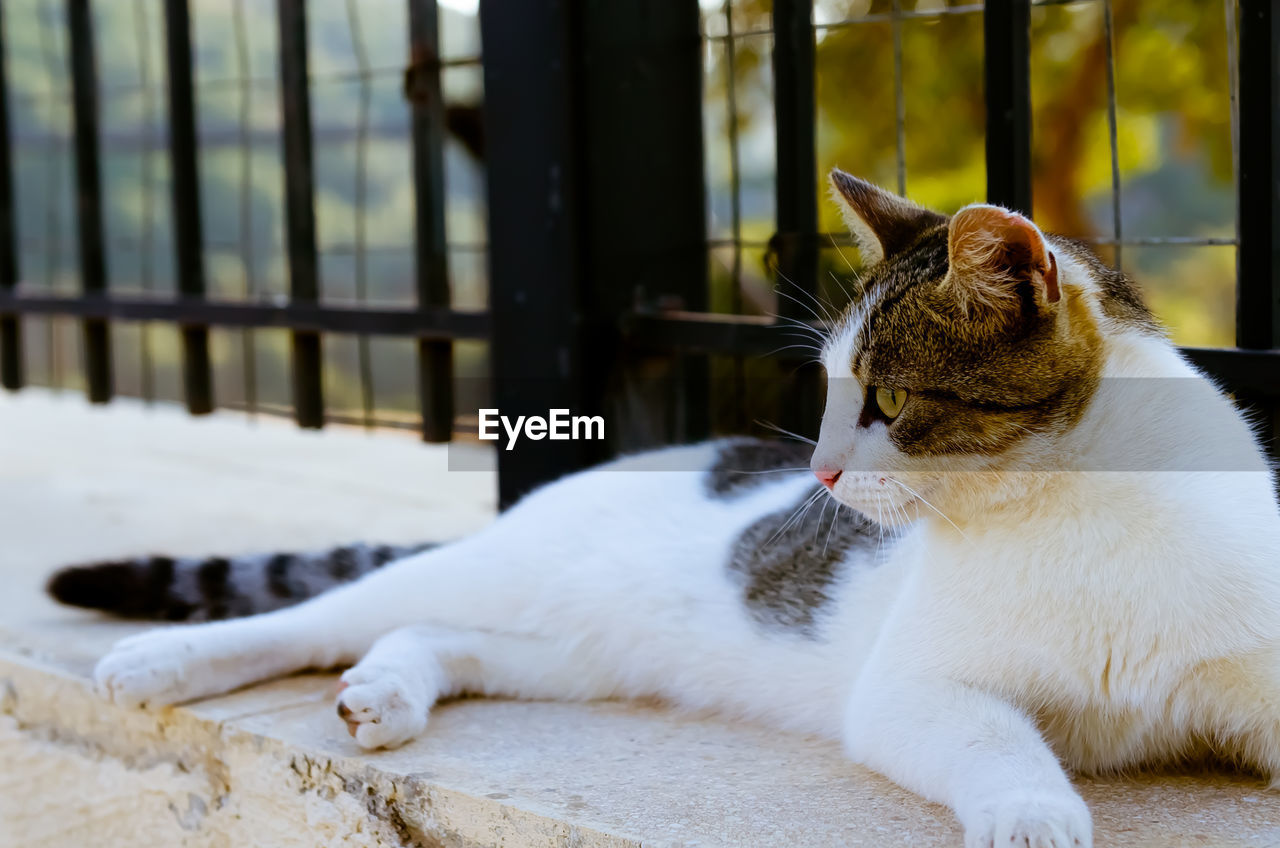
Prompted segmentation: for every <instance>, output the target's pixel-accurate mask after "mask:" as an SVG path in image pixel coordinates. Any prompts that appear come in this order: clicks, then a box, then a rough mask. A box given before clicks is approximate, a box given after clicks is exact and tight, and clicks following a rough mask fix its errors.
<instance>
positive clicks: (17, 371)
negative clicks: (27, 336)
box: [0, 7, 23, 392]
mask: <svg viewBox="0 0 1280 848" xmlns="http://www.w3.org/2000/svg"><path fill="white" fill-rule="evenodd" d="M5 32H6V29H5V11H4V9H3V7H0V292H5V293H12V292H13V291H14V289H15V288H16V287H17V285H18V250H17V238H16V235H17V221H16V219H15V218H14V214H13V212H14V192H13V158H12V150H11V148H10V146H9V79H8V68H7V65H6V61H7V60H6V51H5V46H6V42H5ZM22 366H23V363H22V323H21V322H20V321H19V320H18V315H17V314H16V313H12V312H0V385H3V386H4V387H5V388H6V389H8V390H9V391H11V392H13V391H17V390H18V389H20V388H22V384H23V367H22Z"/></svg>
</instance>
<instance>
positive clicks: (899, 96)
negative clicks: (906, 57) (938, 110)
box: [890, 0, 907, 197]
mask: <svg viewBox="0 0 1280 848" xmlns="http://www.w3.org/2000/svg"><path fill="white" fill-rule="evenodd" d="M891 8H892V12H891V13H890V16H891V18H892V19H893V23H892V29H893V115H894V117H893V120H894V127H895V128H896V130H897V134H896V136H895V144H896V159H897V163H898V194H900V195H901V196H903V197H906V195H907V98H906V95H905V94H904V93H903V80H902V2H901V0H893V5H892V7H891Z"/></svg>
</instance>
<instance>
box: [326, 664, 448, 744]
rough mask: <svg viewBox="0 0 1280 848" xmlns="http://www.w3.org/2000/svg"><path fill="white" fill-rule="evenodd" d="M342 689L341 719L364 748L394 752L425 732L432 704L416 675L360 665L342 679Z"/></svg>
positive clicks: (339, 705) (339, 708)
mask: <svg viewBox="0 0 1280 848" xmlns="http://www.w3.org/2000/svg"><path fill="white" fill-rule="evenodd" d="M342 687H343V688H342V690H341V691H340V692H339V693H338V717H339V718H341V719H342V720H343V721H345V722H346V723H347V732H348V733H350V734H351V735H352V736H354V737H355V740H356V742H357V743H359V745H360V747H361V748H365V749H368V750H371V749H373V748H394V747H396V746H397V745H403V744H404V743H405V742H408V741H409V740H410V739H413V738H414V737H415V736H417V735H419V734H420V733H422V731H423V730H425V729H426V726H427V712H428V711H429V710H430V709H431V700H430V699H429V697H428V695H427V691H426V686H425V685H423V683H422V682H421V681H417V680H414V679H413V675H411V674H404V673H401V672H400V671H398V670H396V669H391V668H387V667H386V666H377V665H373V666H368V667H366V666H364V665H363V664H361V665H357V666H355V667H354V668H351V669H348V670H347V672H346V673H345V674H343V675H342Z"/></svg>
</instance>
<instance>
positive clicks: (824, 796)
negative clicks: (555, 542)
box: [0, 395, 1280, 848]
mask: <svg viewBox="0 0 1280 848" xmlns="http://www.w3.org/2000/svg"><path fill="white" fill-rule="evenodd" d="M0 428H3V433H4V437H3V438H0V540H3V541H2V542H0V545H3V547H0V580H3V581H4V583H3V585H4V586H5V587H6V591H5V592H4V593H2V594H0V848H8V846H36V845H39V846H49V847H50V848H58V846H68V848H69V847H70V846H77V847H78V846H83V845H93V846H143V848H146V846H157V848H158V847H159V846H178V845H182V846H211V848H222V846H232V845H262V846H276V845H279V846H322V845H350V846H356V848H361V847H362V846H400V845H416V846H424V848H473V846H474V848H480V847H481V846H483V848H493V846H501V847H502V848H534V847H535V846H536V848H550V847H551V846H573V848H623V846H627V848H636V847H637V846H645V848H654V846H672V847H673V848H674V846H699V848H714V847H715V846H723V847H724V848H729V846H742V847H743V848H752V847H753V846H759V848H764V847H765V846H769V848H774V847H775V846H796V847H797V848H808V847H809V846H813V848H828V846H844V845H849V846H857V845H865V846H897V845H912V846H926V847H927V846H947V848H956V846H959V845H961V844H962V842H961V836H960V832H959V829H958V828H957V827H956V825H955V823H954V821H953V819H952V817H951V815H950V813H949V812H948V811H947V810H945V809H942V808H940V807H937V806H935V805H931V804H927V803H925V802H923V801H921V800H920V799H918V798H916V797H914V796H912V795H911V794H910V793H908V792H905V791H903V790H902V789H900V788H898V787H896V786H894V785H893V784H891V783H889V782H888V781H886V780H884V779H882V778H880V777H878V776H877V775H875V774H872V773H870V772H868V771H866V770H863V769H859V768H857V767H855V766H852V765H851V764H849V763H848V762H846V761H845V760H844V759H843V758H842V757H841V755H840V752H839V750H838V746H835V745H833V744H831V743H828V742H824V741H821V740H815V739H808V738H804V737H797V736H790V735H784V734H778V733H774V732H771V731H769V730H767V729H764V728H760V727H755V726H751V725H745V724H729V723H724V722H720V721H717V720H714V719H703V720H699V719H684V718H677V717H674V716H672V715H670V714H669V713H666V712H663V711H662V710H661V709H658V708H651V707H645V706H637V705H627V704H616V703H602V704H588V705H574V704H554V703H515V702H506V701H481V700H471V701H461V702H455V703H452V704H445V705H442V706H441V707H439V708H438V709H437V710H436V711H435V713H433V717H432V721H431V725H430V726H429V727H428V729H427V732H426V734H425V735H424V736H423V738H421V739H419V740H417V741H415V742H413V743H411V744H410V745H408V746H406V747H404V748H402V749H399V750H396V751H388V752H379V753H374V754H365V753H362V752H360V751H359V750H358V748H357V747H356V746H355V744H354V743H353V742H352V740H351V739H350V738H349V737H348V736H347V735H346V732H345V728H344V727H343V725H342V723H341V722H340V721H339V720H338V719H337V718H336V716H334V714H333V708H332V690H333V685H334V679H333V678H332V677H331V676H326V675H304V676H298V677H294V678H290V679H287V680H280V681H275V682H272V683H267V684H264V685H262V686H258V687H254V688H252V689H248V690H245V691H242V692H238V693H233V694H231V695H227V696H224V697H221V698H214V699H210V700H207V701H203V702H200V703H197V704H193V705H191V706H188V707H180V708H174V709H168V710H162V711H156V712H139V711H132V710H122V709H119V708H116V707H113V706H110V705H107V704H104V703H102V702H101V701H99V700H98V699H97V698H96V697H94V696H93V694H92V692H91V691H90V688H89V683H88V675H89V671H90V669H91V668H92V664H93V661H94V660H95V659H96V658H97V657H98V656H99V655H100V654H101V653H102V652H103V651H104V650H105V649H106V647H107V646H108V645H109V644H110V643H111V642H112V641H114V640H115V639H117V638H120V637H122V636H125V635H128V634H129V633H132V632H135V631H136V630H137V629H138V627H137V625H130V624H124V623H117V622H110V621H106V620H104V619H101V618H97V617H94V616H91V615H82V614H80V613H77V612H74V611H69V610H63V609H60V608H58V607H56V606H54V605H53V604H51V603H50V602H48V601H47V600H45V599H44V598H43V596H42V595H41V592H40V586H41V584H42V582H43V580H44V577H45V575H46V574H47V572H48V570H50V569H51V568H53V567H55V566H56V565H59V564H61V563H63V562H65V561H68V560H71V559H79V558H83V557H86V556H90V555H92V554H94V553H98V554H103V553H125V552H129V551H137V550H139V549H150V548H153V546H154V547H165V546H166V545H167V546H168V547H169V548H170V549H171V550H173V551H174V552H177V553H198V552H207V551H209V550H212V549H213V546H217V545H220V546H223V548H224V549H225V548H226V546H227V545H232V546H235V547H237V548H241V549H247V548H251V547H255V546H263V545H270V546H279V545H289V546H294V545H296V544H297V543H298V540H299V538H303V540H304V541H305V542H307V543H313V544H322V543H327V542H333V541H345V540H348V539H351V538H357V537H359V536H367V535H368V534H367V532H361V531H362V530H363V531H367V529H368V528H369V527H370V526H374V527H375V529H376V531H377V532H379V533H381V534H384V536H385V538H389V539H391V540H393V541H396V540H405V541H408V540H410V539H414V538H424V537H425V536H423V535H422V533H421V532H420V531H422V530H423V528H424V527H425V528H426V529H427V531H428V532H429V533H431V534H432V535H433V536H434V537H436V538H443V537H446V536H448V535H457V534H459V533H461V532H464V531H466V530H469V529H473V528H474V527H475V526H479V525H480V524H482V523H483V522H484V521H485V520H487V519H488V516H489V515H491V512H492V496H491V488H488V487H487V485H488V484H491V482H492V481H491V480H486V479H485V478H484V477H483V476H481V475H452V474H449V475H447V476H446V474H447V472H446V471H445V468H444V465H443V462H442V456H443V454H442V453H441V452H439V451H438V450H435V451H433V450H432V449H430V448H426V447H423V446H421V445H419V444H416V443H414V442H412V441H409V440H389V441H388V440H378V439H368V438H365V437H364V436H361V435H353V434H349V433H335V434H329V435H326V436H324V437H323V438H322V439H320V438H317V437H316V436H315V435H313V434H302V433H296V432H295V431H292V430H290V429H288V428H284V427H281V428H274V429H271V428H268V427H267V426H262V427H260V428H259V429H257V430H256V431H255V430H251V429H248V428H244V427H243V426H241V425H240V424H238V423H236V422H234V421H231V420H225V419H224V420H215V421H213V422H207V421H206V422H194V421H191V420H190V419H187V418H185V417H183V416H182V415H180V414H173V413H169V412H166V411H163V410H160V411H155V412H145V411H142V410H139V409H137V408H134V407H131V406H128V405H123V406H113V407H111V408H110V409H108V410H105V411H104V410H88V409H86V408H85V407H84V405H83V404H81V403H79V402H78V401H74V400H57V399H49V398H46V397H43V396H40V395H36V396H35V397H34V398H32V399H30V400H26V399H24V400H20V401H16V402H15V401H13V400H6V399H4V398H0ZM320 462H323V463H324V465H323V468H321V469H317V468H316V465H317V463H320ZM265 503H270V504H271V509H270V511H269V514H264V513H266V512H267V511H266V510H263V509H262V508H261V505H262V504H265ZM282 504H287V505H289V506H287V507H285V506H281V505H282ZM211 516H212V519H211ZM442 516H443V518H442ZM68 528H70V530H68ZM1079 785H1080V789H1081V791H1082V792H1083V793H1084V796H1085V798H1086V800H1087V801H1088V802H1089V804H1090V807H1091V808H1092V810H1093V813H1094V820H1095V823H1096V825H1097V844H1098V845H1099V846H1150V847H1151V848H1156V846H1160V848H1164V846H1241V847H1242V848H1243V846H1253V847H1254V848H1257V846H1280V793H1270V792H1267V791H1266V790H1265V785H1264V784H1263V782H1261V781H1258V780H1253V779H1248V778H1244V777H1238V776H1231V775H1226V774H1213V775H1200V776H1144V777H1142V778H1139V779H1122V778H1117V779H1110V780H1097V781H1084V782H1081V783H1080V784H1079Z"/></svg>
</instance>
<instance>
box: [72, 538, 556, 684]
mask: <svg viewBox="0 0 1280 848" xmlns="http://www.w3.org/2000/svg"><path fill="white" fill-rule="evenodd" d="M495 529H496V528H495ZM506 535H509V534H501V533H492V532H491V531H487V532H486V533H482V534H480V535H479V536H477V537H473V538H472V539H467V540H464V541H462V542H458V543H455V544H453V545H449V546H447V547H443V548H439V549H436V550H432V551H427V552H424V553H421V554H417V555H415V556H412V557H409V558H407V559H404V560H401V561H400V562H396V563H392V564H390V565H388V566H386V567H385V568H383V569H381V570H379V571H376V572H373V573H372V574H369V575H367V576H366V577H364V578H362V579H361V580H358V581H356V582H355V583H351V584H349V585H346V586H342V587H339V588H337V589H334V590H332V591H330V592H327V593H325V594H323V595H320V596H319V597H316V598H313V599H311V600H310V601H307V602H305V603H303V604H299V605H298V606H296V607H287V608H285V609H282V610H277V611H275V612H270V613H266V614H263V615H257V616H252V617H249V618H244V619H236V620H232V621H219V622H212V623H208V624H195V625H186V626H177V627H165V628H158V629H156V630H152V631H149V632H146V633H142V634H139V635H136V636H132V637H129V638H127V639H124V640H122V641H120V642H119V643H117V644H116V645H115V646H113V647H112V649H111V651H110V652H109V653H108V654H107V655H106V656H104V657H103V658H102V659H101V660H100V661H99V662H98V665H97V667H96V668H95V670H94V679H95V681H96V683H97V686H98V689H99V691H100V692H101V693H102V694H103V695H104V696H105V697H107V698H108V699H110V700H113V701H115V702H116V703H120V704H124V705H128V706H138V705H142V704H150V705H162V704H172V703H178V702H181V701H189V700H194V699H196V698H202V697H206V696H208V695H215V694H220V693H222V692H227V691H229V690H232V689H236V688H238V687H241V686H245V685H247V684H249V683H254V682H257V681H259V680H265V679H268V678H271V677H278V676H280V675H283V674H288V673H291V672H294V671H299V670H301V669H304V668H329V667H332V666H336V665H346V664H350V663H352V662H355V661H356V660H357V659H358V658H359V657H360V656H362V655H363V654H364V653H365V652H366V651H368V650H369V648H370V646H372V645H373V643H374V642H375V641H376V640H377V639H378V637H380V636H382V635H383V634H385V633H388V632H390V631H392V630H395V629H397V628H400V627H405V626H408V625H411V624H419V623H422V622H431V623H434V624H438V625H444V626H449V627H454V628H457V629H464V630H469V629H476V628H492V629H500V628H501V627H502V626H503V625H504V624H506V623H507V622H510V621H511V620H512V619H513V618H515V617H516V616H517V615H518V614H519V613H520V611H521V606H522V603H523V601H524V599H527V598H530V597H533V596H534V595H535V594H536V592H535V590H536V581H537V579H538V577H539V576H542V577H543V578H545V573H541V574H540V572H539V569H538V568H537V567H536V564H531V563H529V562H527V561H522V560H521V559H520V558H518V557H516V556H514V555H512V554H511V552H512V551H517V552H518V551H521V550H522V548H520V547H512V546H511V540H510V539H508V538H506V537H505V536H506ZM523 550H524V551H525V552H526V553H527V550H528V548H527V547H525V548H523ZM531 565H533V566H534V567H532V568H531V567H530V566H531Z"/></svg>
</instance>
